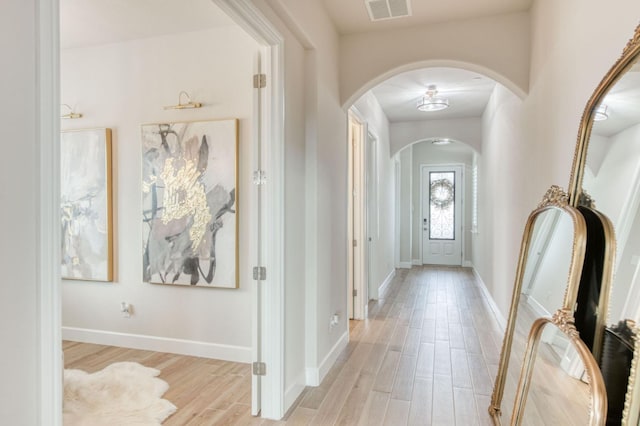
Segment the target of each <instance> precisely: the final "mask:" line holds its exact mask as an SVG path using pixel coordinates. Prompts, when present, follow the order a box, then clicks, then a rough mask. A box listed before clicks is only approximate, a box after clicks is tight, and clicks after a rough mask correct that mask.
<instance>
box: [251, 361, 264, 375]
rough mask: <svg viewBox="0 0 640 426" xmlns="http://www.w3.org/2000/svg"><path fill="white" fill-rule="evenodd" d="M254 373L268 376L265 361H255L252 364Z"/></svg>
mask: <svg viewBox="0 0 640 426" xmlns="http://www.w3.org/2000/svg"><path fill="white" fill-rule="evenodd" d="M252 369H253V375H254V376H266V375H267V364H265V363H264V362H254V363H253V364H252Z"/></svg>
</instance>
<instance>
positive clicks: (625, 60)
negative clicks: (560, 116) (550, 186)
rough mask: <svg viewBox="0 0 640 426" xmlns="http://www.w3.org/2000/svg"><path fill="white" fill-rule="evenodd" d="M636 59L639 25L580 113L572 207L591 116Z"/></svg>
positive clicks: (575, 203)
mask: <svg viewBox="0 0 640 426" xmlns="http://www.w3.org/2000/svg"><path fill="white" fill-rule="evenodd" d="M638 57H640V25H638V26H637V27H636V29H635V32H634V35H633V37H632V38H631V39H630V40H629V42H628V43H627V45H626V46H625V48H624V50H623V51H622V55H621V56H620V58H618V60H617V61H616V63H615V64H614V65H613V66H612V67H611V69H610V70H609V71H608V72H607V74H606V75H605V76H604V78H603V79H602V81H601V82H600V84H599V85H598V87H597V88H596V90H595V91H594V92H593V94H592V95H591V97H590V98H589V101H588V102H587V105H586V106H585V108H584V111H583V112H582V118H581V120H580V126H579V128H578V138H577V143H576V150H575V153H574V156H573V166H572V168H571V178H570V181H569V203H570V204H571V205H572V206H574V207H577V206H578V205H580V201H581V199H582V198H583V192H582V179H583V178H584V165H585V163H586V160H587V149H588V148H589V139H590V138H591V130H592V128H593V114H594V112H595V110H596V107H597V106H598V105H599V104H600V102H601V101H602V99H603V98H604V97H605V95H606V94H607V92H609V89H610V88H611V87H612V86H613V85H614V84H616V83H617V82H618V80H619V79H620V78H621V77H622V76H623V75H624V74H625V72H626V71H627V70H628V69H629V68H630V67H631V66H632V65H633V62H634V61H635V60H636V59H638Z"/></svg>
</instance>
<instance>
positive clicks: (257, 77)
mask: <svg viewBox="0 0 640 426" xmlns="http://www.w3.org/2000/svg"><path fill="white" fill-rule="evenodd" d="M266 86H267V76H266V75H265V74H254V75H253V88H254V89H262V88H264V87H266Z"/></svg>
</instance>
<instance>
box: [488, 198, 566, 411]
mask: <svg viewBox="0 0 640 426" xmlns="http://www.w3.org/2000/svg"><path fill="white" fill-rule="evenodd" d="M532 220H533V224H532V226H531V228H530V238H529V242H528V245H527V250H526V258H525V259H524V269H523V271H522V272H521V274H522V275H521V277H522V278H521V285H520V286H517V285H516V288H517V289H519V292H520V293H519V295H518V297H517V302H516V300H514V302H515V303H517V306H516V307H515V309H516V312H515V322H514V328H513V333H512V344H511V351H510V353H509V356H508V364H507V365H506V367H507V368H506V370H505V376H504V392H503V399H502V403H501V404H500V408H501V412H502V415H501V419H502V420H501V423H502V424H508V422H509V419H510V418H511V415H512V410H513V405H514V400H515V394H516V390H517V386H518V379H519V376H520V368H521V367H522V362H523V359H524V354H525V348H526V344H527V338H528V334H529V330H530V329H531V326H532V324H533V322H534V320H535V319H536V318H538V317H550V316H551V314H552V313H553V312H554V311H555V310H556V309H557V308H558V307H559V306H563V303H564V298H565V289H566V287H567V279H568V276H569V272H570V269H571V261H572V254H573V241H574V237H575V235H574V232H575V231H574V223H573V219H572V218H571V216H570V215H569V214H568V213H567V212H566V211H564V210H562V209H560V208H557V207H552V208H547V209H545V210H543V211H541V212H539V214H537V215H535V216H534V217H533V219H532ZM512 309H514V308H513V307H512ZM544 341H545V344H546V345H547V346H548V350H549V353H550V354H553V356H554V357H556V358H557V359H562V358H563V357H565V356H566V354H565V352H566V351H567V348H568V344H567V342H566V340H563V339H562V338H561V336H554V335H551V334H549V335H545V340H544ZM503 356H504V355H503ZM565 368H566V369H569V368H570V366H569V365H566V366H565ZM498 385H499V380H498V381H497V386H498ZM541 391H542V390H541Z"/></svg>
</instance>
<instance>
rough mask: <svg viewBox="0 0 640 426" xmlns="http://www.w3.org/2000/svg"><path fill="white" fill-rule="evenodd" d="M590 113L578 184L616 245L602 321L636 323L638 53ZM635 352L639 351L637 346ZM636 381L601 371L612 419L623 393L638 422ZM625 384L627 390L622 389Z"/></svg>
mask: <svg viewBox="0 0 640 426" xmlns="http://www.w3.org/2000/svg"><path fill="white" fill-rule="evenodd" d="M593 117H594V122H593V128H592V131H591V135H590V138H589V141H588V146H587V155H586V162H585V167H584V174H583V181H582V190H583V192H586V193H587V194H588V195H589V196H590V197H591V198H592V200H593V202H594V205H595V208H596V209H597V210H598V211H600V212H602V213H604V214H605V215H606V216H607V217H608V218H609V220H610V221H611V222H612V225H613V227H614V229H615V234H616V235H615V239H616V246H617V247H616V257H615V259H614V260H613V265H612V268H613V281H612V283H611V291H610V296H609V298H610V303H609V304H608V310H607V309H606V308H605V312H606V318H604V319H603V323H604V325H608V326H611V325H612V324H616V323H618V322H619V321H620V320H632V321H635V322H636V323H637V322H638V320H640V64H639V63H638V61H637V59H636V61H635V63H632V64H631V66H630V67H629V68H628V69H627V70H626V72H624V74H623V75H622V77H621V78H620V79H619V80H618V81H617V82H616V83H615V84H614V85H613V86H612V87H611V88H610V89H609V91H608V92H607V93H606V94H605V95H604V96H602V97H601V100H600V103H599V105H598V106H597V107H596V113H595V114H594V115H593ZM605 279H606V277H605ZM610 331H611V330H608V332H610ZM622 342H623V343H624V345H623V346H626V347H627V349H625V351H626V353H624V354H618V355H616V356H613V355H611V354H609V352H604V353H603V358H602V359H601V360H600V364H601V366H603V365H604V366H609V368H607V369H606V370H607V371H609V372H610V371H629V367H630V364H629V358H631V357H632V356H633V351H634V350H633V341H632V339H630V338H627V339H626V341H625V340H624V339H623V340H622ZM606 343H607V342H606V341H605V347H606ZM621 347H622V346H621ZM635 353H636V356H637V353H638V351H637V350H636V351H635ZM614 358H615V359H614ZM611 365H614V366H615V369H612V368H611V367H610V366H611ZM603 373H605V370H603ZM636 374H637V373H636ZM616 377H617V376H616ZM637 381H638V378H637V377H635V376H634V377H632V378H631V386H630V387H628V386H627V383H626V381H625V380H618V379H617V378H614V377H613V376H612V375H611V374H609V373H607V374H605V382H606V383H607V387H608V393H609V408H610V417H612V418H611V419H610V421H611V422H612V421H613V420H615V423H611V424H620V422H621V421H622V417H623V414H622V412H623V408H624V404H625V398H626V399H627V401H626V402H627V406H628V408H627V412H626V414H625V415H624V417H626V419H625V420H626V421H627V424H638V418H639V417H640V416H639V415H638V414H639V412H640V403H639V401H638V399H639V398H638V395H637V394H638V391H637ZM634 383H636V385H635V388H634ZM628 388H629V389H631V393H630V394H629V395H626V390H627V389H628ZM614 418H615V419H614Z"/></svg>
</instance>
